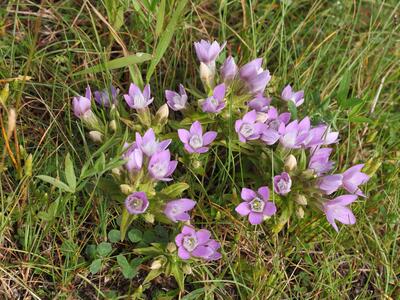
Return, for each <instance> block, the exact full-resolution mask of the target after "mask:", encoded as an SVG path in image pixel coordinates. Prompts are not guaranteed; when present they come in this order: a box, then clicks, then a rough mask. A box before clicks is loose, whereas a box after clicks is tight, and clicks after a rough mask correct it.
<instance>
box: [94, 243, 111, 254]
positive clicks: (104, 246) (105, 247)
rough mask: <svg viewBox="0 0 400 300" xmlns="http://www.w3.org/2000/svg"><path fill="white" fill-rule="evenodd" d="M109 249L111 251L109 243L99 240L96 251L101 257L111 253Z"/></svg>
mask: <svg viewBox="0 0 400 300" xmlns="http://www.w3.org/2000/svg"><path fill="white" fill-rule="evenodd" d="M111 251H112V247H111V243H107V242H101V243H100V244H99V245H98V246H97V253H98V254H99V255H100V256H102V257H106V256H107V255H108V254H110V253H111Z"/></svg>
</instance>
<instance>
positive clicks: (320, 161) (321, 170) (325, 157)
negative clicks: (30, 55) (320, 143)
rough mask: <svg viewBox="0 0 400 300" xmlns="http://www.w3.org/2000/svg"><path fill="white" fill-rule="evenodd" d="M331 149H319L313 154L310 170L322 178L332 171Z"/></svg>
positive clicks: (309, 165)
mask: <svg viewBox="0 0 400 300" xmlns="http://www.w3.org/2000/svg"><path fill="white" fill-rule="evenodd" d="M331 152H332V149H331V148H318V149H315V150H314V151H313V152H312V156H311V158H310V162H309V163H308V168H309V169H311V170H313V171H314V172H315V174H316V175H318V176H321V175H322V174H325V173H327V172H329V171H330V170H332V168H333V164H334V163H333V162H332V161H330V160H329V156H330V155H331Z"/></svg>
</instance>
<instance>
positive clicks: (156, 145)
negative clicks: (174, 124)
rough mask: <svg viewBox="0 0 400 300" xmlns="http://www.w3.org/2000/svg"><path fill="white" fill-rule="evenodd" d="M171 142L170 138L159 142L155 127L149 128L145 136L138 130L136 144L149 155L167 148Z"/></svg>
mask: <svg viewBox="0 0 400 300" xmlns="http://www.w3.org/2000/svg"><path fill="white" fill-rule="evenodd" d="M170 143H171V140H170V139H168V140H164V141H161V142H159V141H158V140H157V139H156V135H155V134H154V130H153V128H150V129H148V130H147V131H146V132H145V134H144V135H143V137H142V136H141V135H140V134H139V133H138V132H136V145H137V147H138V148H140V149H141V150H142V151H143V153H144V154H145V155H146V156H148V157H150V156H152V155H153V154H154V153H157V152H161V151H163V150H165V149H167V148H168V146H169V144H170Z"/></svg>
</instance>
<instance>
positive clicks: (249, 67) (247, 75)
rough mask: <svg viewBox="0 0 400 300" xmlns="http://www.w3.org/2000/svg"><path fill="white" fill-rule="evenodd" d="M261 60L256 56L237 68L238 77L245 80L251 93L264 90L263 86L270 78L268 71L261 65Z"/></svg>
mask: <svg viewBox="0 0 400 300" xmlns="http://www.w3.org/2000/svg"><path fill="white" fill-rule="evenodd" d="M262 62H263V60H262V58H256V59H254V60H252V61H251V62H249V63H247V64H245V65H244V66H243V67H242V68H241V69H240V70H239V76H240V78H241V79H242V80H244V81H245V82H246V84H247V88H248V90H249V91H250V92H251V93H252V94H258V93H262V92H264V90H265V87H266V86H267V84H268V82H269V81H270V80H271V75H270V73H269V71H268V70H265V71H264V69H263V68H262V67H261V65H262Z"/></svg>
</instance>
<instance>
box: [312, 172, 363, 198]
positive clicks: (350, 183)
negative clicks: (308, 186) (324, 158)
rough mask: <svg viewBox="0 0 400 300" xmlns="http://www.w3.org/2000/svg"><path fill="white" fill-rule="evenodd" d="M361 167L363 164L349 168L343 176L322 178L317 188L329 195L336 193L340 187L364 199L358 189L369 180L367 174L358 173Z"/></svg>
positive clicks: (335, 175)
mask: <svg viewBox="0 0 400 300" xmlns="http://www.w3.org/2000/svg"><path fill="white" fill-rule="evenodd" d="M363 167H364V165H363V164H359V165H355V166H353V167H351V168H350V169H348V170H347V171H345V172H344V173H343V174H334V175H327V176H324V177H322V178H320V179H319V181H318V186H319V188H320V189H321V190H322V191H324V192H325V194H327V195H330V194H332V193H333V192H336V191H337V190H338V189H339V188H340V187H343V188H344V189H345V190H347V191H348V192H349V193H352V194H356V195H358V196H362V197H365V195H364V194H363V192H362V191H361V190H360V188H359V187H358V186H359V185H361V184H364V183H366V182H367V181H368V180H369V176H368V175H367V174H365V173H363V172H360V171H361V169H362V168H363Z"/></svg>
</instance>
